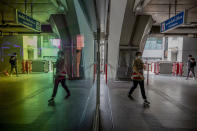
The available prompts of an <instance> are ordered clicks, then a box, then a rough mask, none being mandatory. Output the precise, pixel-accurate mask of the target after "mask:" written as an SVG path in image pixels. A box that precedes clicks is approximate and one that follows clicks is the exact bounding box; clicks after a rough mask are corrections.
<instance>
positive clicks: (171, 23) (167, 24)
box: [160, 11, 185, 32]
mask: <svg viewBox="0 0 197 131" xmlns="http://www.w3.org/2000/svg"><path fill="white" fill-rule="evenodd" d="M184 16H185V12H184V11H183V12H180V13H179V14H177V15H175V16H173V17H171V18H170V19H168V20H166V21H164V22H162V23H161V27H160V31H161V32H166V31H168V30H171V29H174V28H176V27H178V26H180V25H182V24H184Z"/></svg>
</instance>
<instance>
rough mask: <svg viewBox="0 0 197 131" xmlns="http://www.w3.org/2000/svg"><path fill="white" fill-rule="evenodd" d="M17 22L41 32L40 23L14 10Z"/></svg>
mask: <svg viewBox="0 0 197 131" xmlns="http://www.w3.org/2000/svg"><path fill="white" fill-rule="evenodd" d="M16 18H17V20H16V21H17V23H18V24H22V25H24V26H25V27H27V28H30V29H33V30H35V31H37V32H41V23H40V22H39V21H37V20H35V19H33V18H31V17H29V16H27V15H26V14H23V13H22V12H19V11H16Z"/></svg>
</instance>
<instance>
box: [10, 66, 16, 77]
mask: <svg viewBox="0 0 197 131" xmlns="http://www.w3.org/2000/svg"><path fill="white" fill-rule="evenodd" d="M14 69H15V72H16V75H18V70H17V66H16V65H11V71H10V74H12V72H13V70H14Z"/></svg>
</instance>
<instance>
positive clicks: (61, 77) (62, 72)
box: [48, 51, 70, 102]
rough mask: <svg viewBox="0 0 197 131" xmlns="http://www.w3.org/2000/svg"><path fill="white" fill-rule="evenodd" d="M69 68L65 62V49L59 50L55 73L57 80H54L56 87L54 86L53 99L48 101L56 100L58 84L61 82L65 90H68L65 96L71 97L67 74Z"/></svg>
mask: <svg viewBox="0 0 197 131" xmlns="http://www.w3.org/2000/svg"><path fill="white" fill-rule="evenodd" d="M67 73H68V70H67V66H66V64H65V59H64V52H63V51H59V52H58V58H57V61H56V74H55V82H54V88H53V94H52V97H51V99H49V100H48V102H51V101H54V98H55V96H56V94H57V90H58V85H59V83H61V84H62V87H63V88H64V89H65V91H66V92H67V95H66V96H65V98H66V99H67V98H69V97H70V91H69V89H68V87H67V85H66V76H67Z"/></svg>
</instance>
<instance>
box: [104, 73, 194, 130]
mask: <svg viewBox="0 0 197 131" xmlns="http://www.w3.org/2000/svg"><path fill="white" fill-rule="evenodd" d="M131 84H132V83H131V82H112V83H109V84H108V88H109V96H110V97H109V99H110V102H109V103H108V105H110V106H111V114H112V115H111V116H110V115H108V116H107V115H106V114H107V113H105V112H102V113H103V117H102V119H104V120H108V124H106V122H102V130H103V131H109V130H113V131H196V130H197V124H196V123H197V81H193V80H185V78H180V77H171V76H154V75H151V78H150V84H149V86H146V93H147V96H148V98H149V100H150V102H151V105H150V107H148V108H147V107H144V106H143V100H142V97H141V94H140V91H139V88H137V89H136V90H135V92H134V94H133V97H134V100H131V99H129V98H128V97H127V93H128V91H129V88H130V87H131ZM106 89H107V87H106V88H105V89H103V90H106ZM110 106H108V107H110ZM108 110H109V109H108ZM109 112H110V111H109ZM108 114H109V113H108ZM105 117H108V118H105Z"/></svg>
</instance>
